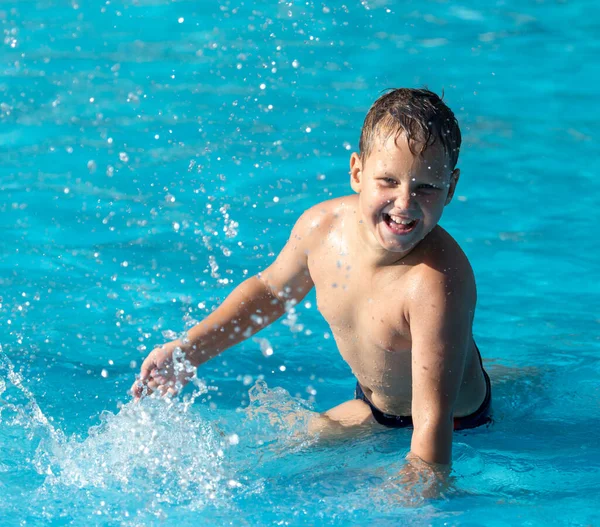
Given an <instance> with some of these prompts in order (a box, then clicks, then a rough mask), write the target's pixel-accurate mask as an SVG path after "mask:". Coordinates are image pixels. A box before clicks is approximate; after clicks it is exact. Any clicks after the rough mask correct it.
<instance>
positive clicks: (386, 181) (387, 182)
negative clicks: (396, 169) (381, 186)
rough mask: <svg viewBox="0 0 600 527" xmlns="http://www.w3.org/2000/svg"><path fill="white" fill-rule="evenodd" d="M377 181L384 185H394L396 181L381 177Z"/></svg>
mask: <svg viewBox="0 0 600 527" xmlns="http://www.w3.org/2000/svg"><path fill="white" fill-rule="evenodd" d="M379 181H381V182H383V183H385V184H386V185H395V184H396V180H395V179H394V178H391V177H383V178H381V179H380V180H379Z"/></svg>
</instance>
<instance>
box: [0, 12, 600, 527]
mask: <svg viewBox="0 0 600 527" xmlns="http://www.w3.org/2000/svg"><path fill="white" fill-rule="evenodd" d="M599 15H600V13H599V8H598V5H597V3H596V2H592V1H590V0H578V1H572V2H569V1H564V2H551V1H549V0H547V1H543V0H538V1H527V0H526V1H519V2H517V1H514V0H509V1H499V2H496V3H495V4H494V5H491V4H487V5H486V6H485V7H483V4H482V3H481V2H475V1H474V0H465V1H463V2H461V3H456V2H447V3H440V2H434V1H430V2H410V1H407V2H394V1H391V0H388V1H385V0H373V1H370V0H365V1H363V2H358V1H355V0H350V1H348V2H346V3H345V6H343V5H341V4H340V3H337V2H331V3H322V2H313V1H306V2H295V1H289V2H279V3H276V2H268V1H259V2H249V1H244V2H242V1H239V2H236V1H218V2H217V1H214V2H196V1H194V2H192V1H178V2H174V1H168V0H138V1H131V2H116V1H111V2H105V3H101V2H83V1H77V0H71V2H50V1H46V0H39V1H36V2H33V1H19V2H16V1H5V2H2V4H1V5H0V22H1V24H2V28H3V35H4V40H3V43H2V44H1V45H0V46H1V47H0V67H1V68H2V78H1V80H0V121H1V129H0V130H1V131H0V148H1V151H2V163H1V165H0V191H1V193H2V199H1V200H0V230H1V232H2V236H1V237H0V286H1V288H0V328H1V329H0V345H1V350H0V525H2V526H3V527H4V526H13V525H14V526H21V525H52V526H55V525H56V526H58V525H102V526H109V525H126V526H132V527H133V526H138V525H163V524H166V523H167V522H169V523H174V524H176V525H181V526H187V525H190V526H191V525H248V526H254V525H340V526H342V525H344V526H346V525H358V524H360V525H373V526H391V525H405V524H406V525H436V526H437V525H440V526H442V525H461V526H462V525H465V526H466V525H468V526H474V525H486V526H503V525H507V526H508V525H510V526H513V525H527V526H538V525H540V526H541V525H549V524H559V525H595V524H598V523H600V513H599V512H598V510H599V509H598V503H600V476H598V474H599V473H600V472H599V469H600V461H599V459H600V447H599V444H600V405H599V403H598V401H599V400H600V390H599V383H598V379H599V378H600V341H599V337H598V335H599V329H600V326H599V323H600V318H598V317H599V315H598V298H599V293H600V280H599V276H600V273H599V271H600V264H599V263H598V262H599V260H598V254H599V250H600V241H599V237H598V236H597V234H596V232H595V231H596V228H597V225H598V224H599V222H600V209H599V208H598V206H597V204H598V202H599V199H600V183H598V179H597V177H596V172H597V166H598V164H599V161H600V155H599V150H598V138H599V136H598V128H597V122H598V119H599V117H600V111H599V110H598V104H597V91H598V90H597V85H598V82H599V81H600V77H599V75H598V71H599V70H598V59H597V57H598V54H599V52H600V40H599V39H598V34H599V31H600V16H599ZM422 85H427V86H428V87H429V88H430V89H433V90H435V91H437V92H440V93H441V91H442V90H443V91H444V93H445V100H446V101H447V102H448V104H449V105H450V106H451V107H452V108H453V109H454V110H455V112H456V114H457V117H458V119H459V121H460V123H461V126H462V130H463V135H464V144H463V149H462V151H461V158H460V160H459V166H460V168H461V169H462V176H461V181H460V183H459V186H458V188H457V195H456V198H455V200H454V202H453V203H452V204H451V206H450V207H448V209H447V210H446V213H445V216H444V218H443V221H442V224H443V225H444V227H445V228H446V229H447V230H449V231H450V232H451V233H452V234H453V235H454V237H455V238H456V239H457V240H458V242H459V243H460V244H461V246H462V247H463V248H464V250H465V252H466V253H467V255H468V256H469V258H470V260H471V263H472V265H473V267H474V270H475V273H476V277H477V283H478V291H479V304H478V311H477V317H476V322H475V334H476V338H477V340H478V343H479V347H480V348H481V350H482V353H483V355H484V357H485V359H486V365H487V368H488V369H489V371H490V374H491V377H492V381H493V384H494V410H495V417H496V423H495V424H494V426H493V427H491V428H489V429H483V430H474V431H470V432H468V433H461V434H456V437H455V443H454V464H453V469H454V482H453V485H452V487H451V488H450V489H449V490H448V492H447V493H446V495H445V496H444V497H443V498H442V499H439V500H429V501H428V500H423V499H422V498H420V497H419V495H418V494H415V493H411V491H410V490H409V489H408V488H406V487H405V486H403V484H402V483H401V482H400V481H399V478H398V472H399V470H400V469H401V467H402V465H403V458H404V455H405V454H406V452H407V451H408V448H409V440H410V433H409V432H405V431H392V432H385V433H380V434H374V435H368V436H365V437H360V438H357V439H355V440H351V441H345V442H344V441H342V442H339V443H336V444H329V445H314V444H313V443H312V442H311V440H310V439H308V438H306V436H304V435H303V434H302V430H303V429H304V426H305V422H306V419H307V417H308V415H310V414H309V412H310V411H311V410H315V411H324V410H326V409H328V408H330V407H332V406H334V405H336V404H339V403H341V402H343V401H344V400H347V399H348V398H350V397H351V396H352V390H353V383H354V380H353V378H352V376H351V372H350V370H349V368H348V367H347V366H346V365H345V364H344V363H343V361H342V359H341V358H340V357H339V355H338V353H337V351H336V349H335V346H334V343H333V339H332V338H331V337H330V335H329V333H328V328H327V326H326V324H325V323H324V321H323V319H322V318H321V317H320V316H319V314H318V313H317V311H316V309H315V305H316V303H315V301H314V296H311V295H309V297H308V298H307V302H308V303H306V304H305V303H302V304H301V305H300V306H298V308H297V310H296V312H295V313H290V314H288V315H287V316H286V317H285V318H284V319H283V320H282V321H281V322H278V323H276V324H274V325H273V326H272V327H270V328H268V329H267V330H265V331H264V332H263V333H261V334H260V335H259V337H260V338H263V339H267V341H268V342H269V343H270V345H271V346H272V348H273V350H274V353H273V355H272V356H268V357H265V356H263V354H262V353H261V351H260V350H261V341H257V340H250V341H247V342H245V343H244V344H242V345H239V346H238V347H237V348H235V349H231V350H229V351H227V352H225V353H224V354H223V355H222V356H220V357H219V358H216V359H214V360H213V361H212V362H210V363H208V364H206V365H204V366H202V368H201V369H200V370H199V372H198V376H199V380H198V382H197V384H196V385H195V386H193V387H192V388H190V389H188V390H187V391H186V392H185V394H184V397H183V398H182V399H181V400H179V401H176V402H174V403H172V404H169V403H167V402H164V401H159V400H145V401H144V402H143V403H142V404H140V405H137V406H133V405H132V404H131V403H130V401H129V397H128V396H127V393H126V392H127V389H128V388H129V386H130V385H131V383H132V381H133V379H134V375H135V373H136V372H137V371H138V370H139V364H140V362H141V360H142V359H143V357H144V356H145V355H146V353H148V352H149V351H150V349H151V348H152V346H154V345H156V344H158V343H161V342H164V341H166V340H170V339H171V338H173V337H174V336H176V335H178V334H180V333H181V332H182V331H183V330H184V329H185V328H188V327H190V326H191V325H193V324H194V321H198V320H200V319H201V318H202V317H203V316H205V315H206V314H207V313H209V312H210V310H211V309H212V308H214V306H215V305H217V304H218V302H219V301H220V300H222V299H223V298H224V297H225V296H226V295H227V293H228V292H229V291H230V290H231V289H232V287H233V286H234V285H235V284H237V283H239V282H240V281H241V280H243V279H244V277H246V276H249V275H251V274H253V273H255V272H257V271H258V270H260V269H262V268H264V267H265V266H266V265H268V264H269V262H271V261H272V259H273V257H274V255H275V254H276V253H277V251H279V250H280V249H281V247H282V246H283V244H284V243H285V241H286V237H287V233H288V232H289V229H290V227H291V225H293V223H294V221H295V219H296V218H297V217H298V216H299V215H300V214H301V212H302V211H303V210H304V209H305V208H307V207H308V206H310V205H313V204H315V203H317V202H319V201H321V200H324V199H327V198H329V197H332V196H340V195H343V194H346V193H349V192H350V188H349V185H348V175H347V170H348V168H347V167H348V158H349V154H350V152H351V151H352V150H353V149H355V148H357V143H358V136H359V132H360V126H361V124H362V119H363V118H364V115H365V112H366V111H367V109H368V107H369V105H370V103H371V102H372V101H373V100H374V99H375V98H376V97H377V96H378V95H379V94H380V93H381V91H382V90H384V89H385V88H389V87H397V86H422ZM262 345H263V347H264V345H265V343H264V342H263V343H262Z"/></svg>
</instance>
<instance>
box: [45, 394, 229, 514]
mask: <svg viewBox="0 0 600 527" xmlns="http://www.w3.org/2000/svg"><path fill="white" fill-rule="evenodd" d="M225 448H226V445H225V444H224V443H223V441H221V440H220V439H219V438H218V437H217V435H216V434H215V432H214V430H213V428H212V426H211V425H210V424H209V422H208V421H206V420H205V419H203V418H202V417H201V415H200V414H199V412H198V411H197V410H195V409H194V408H193V406H192V405H191V404H186V403H185V402H184V403H182V402H179V401H178V400H176V399H168V398H159V397H153V396H151V397H146V398H144V399H142V400H141V402H140V403H138V404H135V403H128V404H125V405H124V406H122V408H121V410H120V412H119V413H117V414H113V413H111V412H108V411H105V412H103V413H102V414H101V415H100V424H99V425H97V426H95V427H93V428H91V429H90V430H89V432H88V436H87V437H86V438H85V439H84V440H83V441H81V440H79V439H78V438H75V437H72V438H69V439H65V440H64V441H61V442H48V441H42V442H41V443H40V446H39V447H38V451H37V455H36V458H35V462H34V463H35V466H36V468H37V470H38V471H39V472H40V473H45V474H48V478H47V480H46V485H64V486H68V487H76V488H89V487H96V488H108V489H112V490H113V491H114V490H118V491H120V492H124V493H129V494H134V495H137V496H140V497H141V496H148V497H152V501H153V502H154V503H155V504H156V505H160V504H170V505H179V506H181V505H185V506H186V507H187V508H189V509H191V510H199V509H202V508H204V507H205V506H206V505H207V504H209V503H211V504H214V503H216V502H218V501H221V502H225V501H226V498H227V493H228V489H229V488H231V487H234V486H237V485H238V484H237V482H236V481H235V480H234V479H233V478H226V477H225V471H224V468H223V460H224V457H225Z"/></svg>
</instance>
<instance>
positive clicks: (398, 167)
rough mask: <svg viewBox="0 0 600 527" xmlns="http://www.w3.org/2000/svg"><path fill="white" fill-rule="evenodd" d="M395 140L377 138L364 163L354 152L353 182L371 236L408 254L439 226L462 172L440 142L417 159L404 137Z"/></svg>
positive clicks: (387, 248)
mask: <svg viewBox="0 0 600 527" xmlns="http://www.w3.org/2000/svg"><path fill="white" fill-rule="evenodd" d="M394 139H395V137H394V135H392V136H391V137H389V138H388V139H387V140H385V141H382V140H376V143H375V144H374V146H373V150H372V152H371V154H370V155H369V157H368V158H367V159H365V160H364V162H363V161H361V159H360V157H359V156H358V154H356V153H353V154H352V157H351V158H350V178H351V186H352V189H353V190H354V191H355V192H358V193H359V209H360V210H359V213H360V219H361V220H362V223H363V225H364V226H365V228H366V231H365V232H366V233H367V236H368V238H370V239H371V240H374V241H376V243H378V244H379V246H381V247H382V248H383V249H385V250H386V251H389V252H393V253H399V255H402V256H404V255H406V254H408V253H409V252H410V251H411V250H412V249H413V248H414V247H415V246H416V245H417V244H418V243H419V242H420V241H421V240H422V239H423V238H425V236H427V234H429V232H430V231H431V230H432V229H433V228H434V227H435V226H436V225H437V223H438V221H439V220H440V218H441V216H442V212H443V210H444V207H445V206H446V205H447V204H448V203H450V200H451V199H452V196H453V194H454V189H455V187H456V183H457V181H458V177H459V175H460V171H459V170H454V171H451V170H450V168H449V166H448V156H447V155H446V153H445V152H444V149H443V147H442V146H441V145H440V144H439V143H435V144H434V145H432V146H430V147H428V148H427V150H425V152H424V153H423V155H416V156H415V155H413V153H412V152H411V151H410V148H409V146H408V142H407V141H406V137H405V136H404V135H401V136H399V137H398V138H397V140H396V141H394Z"/></svg>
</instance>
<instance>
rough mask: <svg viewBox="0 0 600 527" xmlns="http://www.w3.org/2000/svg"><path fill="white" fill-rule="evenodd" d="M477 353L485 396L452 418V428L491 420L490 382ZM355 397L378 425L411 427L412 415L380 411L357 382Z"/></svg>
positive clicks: (476, 424)
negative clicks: (469, 411) (469, 410)
mask: <svg viewBox="0 0 600 527" xmlns="http://www.w3.org/2000/svg"><path fill="white" fill-rule="evenodd" d="M477 353H478V354H479V363H480V364H481V371H482V372H483V376H484V377H485V387H486V388H485V398H484V399H483V402H482V403H481V406H480V407H479V408H478V409H477V410H475V411H474V412H473V413H472V414H469V415H465V416H464V417H455V418H454V430H466V429H468V428H477V427H478V426H482V425H485V424H488V423H491V422H492V415H491V413H492V412H491V410H492V383H491V382H490V377H489V375H488V374H487V372H486V371H485V370H484V369H483V362H482V360H481V353H479V350H477ZM354 398H355V399H360V400H361V401H364V402H365V403H367V404H368V405H369V406H370V408H371V413H372V414H373V417H374V418H375V421H377V422H378V423H379V424H380V425H383V426H387V427H388V428H408V427H412V425H413V422H412V417H411V416H410V415H392V414H386V413H384V412H382V411H381V410H380V409H379V408H377V407H376V406H375V405H374V404H373V403H372V402H371V401H369V399H367V396H366V395H365V393H364V392H363V389H362V386H361V385H360V384H359V383H358V382H357V383H356V391H355V393H354Z"/></svg>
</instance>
